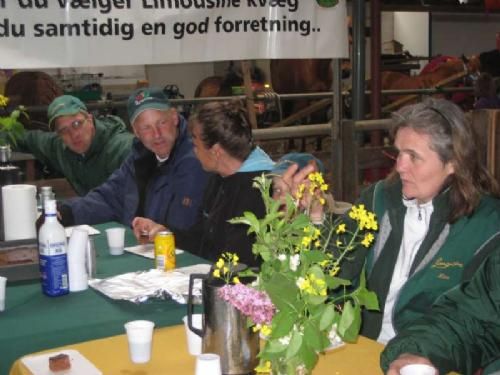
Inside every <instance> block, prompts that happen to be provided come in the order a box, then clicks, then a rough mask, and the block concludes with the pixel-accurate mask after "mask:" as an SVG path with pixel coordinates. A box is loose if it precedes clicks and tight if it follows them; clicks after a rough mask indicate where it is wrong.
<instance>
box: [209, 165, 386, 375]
mask: <svg viewBox="0 0 500 375" xmlns="http://www.w3.org/2000/svg"><path fill="white" fill-rule="evenodd" d="M254 184H255V186H256V187H257V188H258V189H259V190H260V191H261V193H262V198H263V200H264V203H265V207H266V215H265V217H264V218H262V219H258V218H257V217H256V216H255V215H254V214H253V213H251V212H245V214H244V216H243V217H239V218H234V219H232V220H231V221H232V222H233V223H239V224H246V225H248V227H249V229H248V231H249V233H250V234H253V235H255V243H254V245H253V252H254V253H255V254H256V255H257V256H260V257H261V258H262V264H261V267H260V269H259V271H258V272H252V271H251V270H249V271H246V272H243V273H241V272H240V273H239V275H240V276H254V277H256V281H255V282H254V283H252V284H247V285H238V284H237V283H236V284H235V285H228V286H226V287H224V288H221V290H220V292H219V294H220V295H221V297H222V298H224V299H225V300H226V301H228V303H230V304H232V305H233V306H235V307H236V308H237V309H239V311H240V312H242V313H243V314H244V315H245V316H247V317H248V323H249V325H250V326H252V329H253V330H254V331H256V332H259V333H260V336H261V337H262V338H263V339H264V344H263V348H262V349H261V350H260V352H259V366H258V367H257V368H256V371H257V372H259V373H260V372H263V373H266V372H267V373H270V372H272V373H273V374H287V375H296V374H307V373H310V372H311V371H312V369H313V368H314V366H315V365H316V363H317V360H318V355H319V353H321V352H324V351H325V350H326V349H327V348H329V347H331V346H332V344H334V343H336V342H337V343H338V342H339V341H340V340H343V341H347V342H354V341H355V340H356V338H357V335H358V333H359V329H360V326H361V309H362V308H368V309H378V301H377V297H376V295H375V294H374V293H373V292H370V291H368V290H367V289H366V283H365V278H364V275H363V274H362V275H360V277H359V280H357V283H356V285H352V283H351V280H347V279H342V278H340V277H338V275H339V274H340V271H341V268H342V265H343V262H344V261H345V260H346V258H348V257H349V253H350V252H352V250H353V249H354V248H355V247H356V246H359V245H361V246H366V247H369V246H370V245H371V243H372V242H373V241H374V232H375V231H376V230H377V229H378V225H377V221H376V219H375V215H374V214H373V213H371V212H367V211H366V210H365V209H364V207H363V206H353V207H352V209H351V211H350V212H349V219H348V222H346V221H343V219H341V218H339V219H337V220H336V221H326V222H325V223H324V224H322V225H315V224H313V223H312V221H311V219H310V218H309V215H308V210H309V208H310V207H311V205H312V204H315V203H318V202H320V203H324V201H325V199H324V196H323V194H324V193H325V191H326V190H327V186H326V184H325V183H324V181H323V177H322V176H321V174H319V173H313V174H311V175H310V176H309V180H308V182H307V183H306V184H304V185H303V186H301V187H300V188H299V189H298V192H297V193H296V194H295V196H291V195H289V196H287V198H286V204H285V207H284V208H283V207H282V203H281V202H278V201H275V200H273V199H272V198H271V196H270V187H271V179H270V178H269V176H264V175H263V176H261V177H258V178H256V179H255V183H254ZM305 195H307V196H308V197H309V200H308V201H309V204H308V206H306V207H303V206H301V204H299V202H303V201H304V199H303V198H304V196H305ZM311 198H312V199H311ZM301 207H302V208H301ZM230 272H231V269H230V268H229V267H226V268H222V269H220V268H216V269H215V271H214V275H213V276H214V277H224V275H226V273H230ZM236 281H237V279H236ZM230 290H232V292H231V291H230Z"/></svg>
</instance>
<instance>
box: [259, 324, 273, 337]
mask: <svg viewBox="0 0 500 375" xmlns="http://www.w3.org/2000/svg"><path fill="white" fill-rule="evenodd" d="M260 332H262V334H263V335H264V336H269V335H271V332H272V329H271V327H269V326H268V325H267V324H264V325H263V326H262V327H261V328H260Z"/></svg>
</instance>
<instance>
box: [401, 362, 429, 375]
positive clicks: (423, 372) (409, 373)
mask: <svg viewBox="0 0 500 375" xmlns="http://www.w3.org/2000/svg"><path fill="white" fill-rule="evenodd" d="M399 373H400V374H401V375H437V371H436V369H435V368H434V367H432V366H429V365H425V364H421V363H419V364H413V365H406V366H404V367H402V368H401V370H399Z"/></svg>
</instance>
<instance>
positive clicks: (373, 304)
mask: <svg viewBox="0 0 500 375" xmlns="http://www.w3.org/2000/svg"><path fill="white" fill-rule="evenodd" d="M352 298H354V299H355V300H356V302H357V303H358V304H360V305H361V306H364V307H366V308H367V309H368V310H375V311H380V306H379V304H378V298H377V295H376V294H375V292H371V291H369V290H368V289H366V288H363V289H362V288H358V289H357V290H356V291H354V292H353V295H352Z"/></svg>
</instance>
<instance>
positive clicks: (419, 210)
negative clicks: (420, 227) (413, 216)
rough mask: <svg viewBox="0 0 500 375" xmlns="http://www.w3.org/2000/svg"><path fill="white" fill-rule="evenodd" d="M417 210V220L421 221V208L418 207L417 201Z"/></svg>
mask: <svg viewBox="0 0 500 375" xmlns="http://www.w3.org/2000/svg"><path fill="white" fill-rule="evenodd" d="M417 210H418V221H422V209H421V208H420V204H418V202H417Z"/></svg>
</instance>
